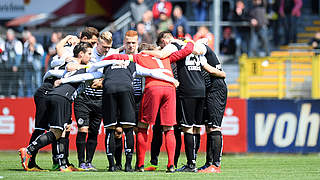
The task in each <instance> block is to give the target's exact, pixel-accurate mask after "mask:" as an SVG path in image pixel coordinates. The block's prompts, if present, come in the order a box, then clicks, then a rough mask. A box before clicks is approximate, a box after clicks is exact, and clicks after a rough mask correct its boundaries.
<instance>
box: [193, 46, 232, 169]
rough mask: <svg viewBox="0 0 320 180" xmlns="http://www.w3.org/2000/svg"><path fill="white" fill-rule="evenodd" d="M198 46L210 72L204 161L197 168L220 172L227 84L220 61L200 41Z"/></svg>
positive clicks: (207, 85)
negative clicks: (202, 164) (222, 124)
mask: <svg viewBox="0 0 320 180" xmlns="http://www.w3.org/2000/svg"><path fill="white" fill-rule="evenodd" d="M198 48H200V49H202V50H201V51H202V52H204V55H203V56H200V59H201V64H202V66H203V68H204V69H205V70H206V71H207V72H208V73H209V74H210V75H209V76H208V79H206V82H208V83H206V111H205V125H206V132H207V154H206V163H205V165H204V166H202V167H200V168H199V169H198V172H203V173H220V171H221V170H220V167H221V163H220V161H221V156H222V145H223V141H222V134H221V123H222V119H223V114H224V111H225V108H226V103H227V94H228V90H227V85H226V83H225V81H224V78H225V77H226V74H225V72H223V71H222V67H221V63H220V61H219V60H218V58H217V56H216V54H215V53H214V52H213V51H212V49H211V48H210V47H209V46H207V45H205V44H203V43H200V45H199V46H198Z"/></svg>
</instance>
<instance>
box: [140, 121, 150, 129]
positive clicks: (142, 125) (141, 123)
mask: <svg viewBox="0 0 320 180" xmlns="http://www.w3.org/2000/svg"><path fill="white" fill-rule="evenodd" d="M148 126H149V124H147V123H143V122H138V128H143V129H147V128H148Z"/></svg>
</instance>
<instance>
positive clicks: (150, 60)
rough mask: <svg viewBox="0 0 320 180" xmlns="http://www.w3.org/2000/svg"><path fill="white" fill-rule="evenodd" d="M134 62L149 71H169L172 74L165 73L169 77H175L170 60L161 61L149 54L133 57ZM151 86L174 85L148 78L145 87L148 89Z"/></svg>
mask: <svg viewBox="0 0 320 180" xmlns="http://www.w3.org/2000/svg"><path fill="white" fill-rule="evenodd" d="M133 62H135V63H138V64H139V65H141V66H142V67H145V68H148V69H157V68H161V69H167V70H169V71H170V72H171V73H165V74H166V75H168V76H171V77H173V73H172V69H171V65H170V59H169V58H165V59H162V60H160V59H159V58H155V57H152V56H150V55H147V54H136V55H133ZM150 86H172V87H174V85H173V84H172V83H171V82H167V81H163V80H159V79H154V78H152V77H146V82H145V87H146V88H148V87H150Z"/></svg>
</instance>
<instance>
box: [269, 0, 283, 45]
mask: <svg viewBox="0 0 320 180" xmlns="http://www.w3.org/2000/svg"><path fill="white" fill-rule="evenodd" d="M279 8H280V2H279V1H276V0H272V1H268V6H267V10H268V18H269V22H270V27H271V28H272V42H273V45H274V46H276V47H277V46H279V44H280V37H279V21H280V18H279Z"/></svg>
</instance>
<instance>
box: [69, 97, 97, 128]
mask: <svg viewBox="0 0 320 180" xmlns="http://www.w3.org/2000/svg"><path fill="white" fill-rule="evenodd" d="M74 115H75V117H76V121H77V125H78V128H81V127H83V126H89V131H90V132H94V133H98V131H99V129H100V124H101V121H102V97H96V96H89V95H85V94H81V95H80V96H78V97H77V98H76V99H75V101H74Z"/></svg>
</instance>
